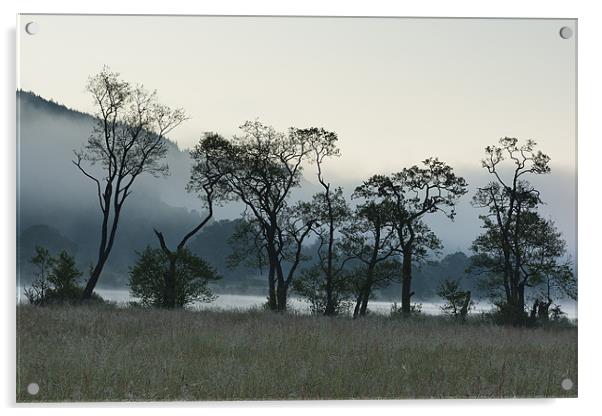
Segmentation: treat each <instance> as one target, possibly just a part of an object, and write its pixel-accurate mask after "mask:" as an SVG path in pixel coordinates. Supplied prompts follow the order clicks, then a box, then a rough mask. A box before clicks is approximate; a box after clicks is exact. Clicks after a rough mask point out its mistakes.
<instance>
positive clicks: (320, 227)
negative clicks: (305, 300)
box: [297, 128, 351, 315]
mask: <svg viewBox="0 0 602 416" xmlns="http://www.w3.org/2000/svg"><path fill="white" fill-rule="evenodd" d="M297 133H298V134H302V135H305V136H306V137H307V138H308V140H307V141H308V143H309V146H310V148H311V155H310V161H311V162H312V163H314V164H315V165H316V170H317V178H318V182H319V183H320V185H321V186H322V188H323V191H322V192H319V193H317V194H316V195H314V197H313V201H312V204H311V205H312V207H313V211H314V216H315V218H316V222H317V226H316V227H315V229H314V232H315V234H316V236H317V238H318V253H317V254H318V259H319V267H320V269H321V271H322V273H323V275H324V281H325V285H324V294H325V296H326V298H325V302H324V305H325V307H324V315H335V314H336V312H337V304H338V303H339V302H338V300H337V294H336V293H335V291H336V286H337V285H336V284H335V280H336V279H337V275H338V274H340V273H342V270H343V266H344V260H341V259H340V255H339V253H338V251H337V250H336V240H337V236H336V234H337V233H338V232H340V229H341V228H342V227H343V226H344V225H345V224H346V222H347V220H348V219H349V217H350V214H351V212H350V209H349V206H348V205H347V202H346V201H345V198H344V197H343V190H342V189H341V188H340V187H336V188H334V187H333V186H332V185H331V183H330V182H329V181H328V180H327V179H326V177H325V175H324V162H325V160H326V159H328V158H331V157H338V156H340V154H341V152H340V150H339V149H338V147H337V141H338V137H337V135H336V133H333V132H330V131H326V130H324V129H317V128H311V129H305V130H298V131H297Z"/></svg>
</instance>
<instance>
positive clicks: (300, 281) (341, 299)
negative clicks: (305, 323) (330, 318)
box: [293, 266, 352, 315]
mask: <svg viewBox="0 0 602 416" xmlns="http://www.w3.org/2000/svg"><path fill="white" fill-rule="evenodd" d="M293 290H294V291H295V292H296V293H297V294H298V295H299V296H301V297H302V298H303V299H305V300H307V301H308V302H309V309H310V311H311V313H312V314H316V315H321V314H324V313H325V311H326V279H325V277H324V274H323V272H322V270H321V268H320V267H319V266H315V267H312V268H310V269H306V270H304V271H303V272H302V273H301V275H300V276H299V277H298V278H297V279H295V280H293ZM350 296H351V288H350V287H349V279H348V278H347V275H345V274H344V273H342V272H341V273H339V274H338V276H335V279H334V281H333V300H334V310H335V314H337V315H338V314H343V313H348V312H349V309H350V308H351V304H352V302H351V301H350V300H349V297H350Z"/></svg>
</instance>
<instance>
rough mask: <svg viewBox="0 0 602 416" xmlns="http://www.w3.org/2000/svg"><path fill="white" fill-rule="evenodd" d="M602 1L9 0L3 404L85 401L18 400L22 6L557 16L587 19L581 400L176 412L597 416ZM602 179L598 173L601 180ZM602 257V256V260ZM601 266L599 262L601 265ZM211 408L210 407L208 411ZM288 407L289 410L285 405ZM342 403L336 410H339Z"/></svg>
mask: <svg viewBox="0 0 602 416" xmlns="http://www.w3.org/2000/svg"><path fill="white" fill-rule="evenodd" d="M597 3H599V2H595V1H591V2H585V1H583V2H577V1H570V0H564V1H556V0H553V1H552V0H550V1H527V0H506V1H495V2H494V1H477V0H454V1H449V0H447V1H446V0H437V1H434V0H430V1H429V0H423V1H411V2H407V3H405V2H401V1H398V2H393V1H386V0H370V1H366V0H365V1H357V0H347V1H344V0H341V1H334V0H333V1H327V0H295V1H292V0H291V1H288V2H284V1H278V0H271V1H268V0H254V1H245V0H237V1H235V0H232V1H228V0H221V1H219V0H212V1H196V2H194V3H193V2H187V1H184V0H162V1H154V0H147V1H144V2H134V1H128V0H98V1H95V2H85V1H81V0H79V1H76V0H53V1H43V0H39V1H35V0H31V1H28V0H21V1H17V0H4V1H2V2H1V3H0V7H1V13H0V19H1V21H2V33H3V43H2V46H3V54H2V58H1V60H2V62H3V64H2V71H3V77H2V82H1V84H0V85H1V87H0V88H1V90H2V103H3V106H2V112H1V119H0V125H1V126H2V129H3V132H4V134H3V140H2V142H1V143H2V149H1V150H0V155H1V157H2V160H1V162H0V167H1V169H2V173H1V184H2V193H1V194H0V195H2V203H0V209H1V215H0V220H1V221H2V239H1V244H2V245H1V247H0V256H1V257H0V264H1V265H2V271H3V273H2V274H0V276H2V279H1V280H2V286H1V288H2V293H3V295H4V297H3V302H2V307H1V310H2V313H3V317H2V321H1V322H2V324H3V329H4V337H3V341H2V343H1V344H0V347H1V349H2V360H3V365H2V367H1V368H2V374H1V376H0V383H1V387H0V391H1V394H2V404H3V405H4V406H7V407H13V408H12V409H10V410H9V412H10V414H12V413H13V412H14V411H19V410H18V409H19V408H21V409H20V411H25V413H29V412H34V411H37V412H39V411H43V412H45V413H47V414H50V415H53V414H61V415H62V414H81V410H80V409H78V407H80V406H81V405H69V406H68V407H67V409H65V408H61V407H59V406H57V405H53V406H51V408H50V409H40V408H38V407H24V406H18V407H17V409H15V408H14V407H15V405H14V396H15V371H14V370H15V362H14V360H15V338H14V331H15V323H14V322H15V321H14V310H15V309H14V302H15V296H14V281H15V280H14V275H15V271H14V270H15V189H16V188H15V152H16V148H15V85H16V76H15V73H16V72H15V21H16V14H17V13H119V14H135V13H139V14H239V15H240V14H245V15H347V16H362V15H371V16H433V17H442V16H448V17H548V18H578V19H579V71H578V74H579V75H578V76H579V101H578V103H579V114H578V120H579V152H578V155H579V210H578V212H579V275H580V281H579V295H580V298H579V399H572V400H481V401H477V400H445V401H424V400H423V401H399V402H391V401H374V402H369V401H353V402H275V403H265V402H232V403H207V404H205V403H200V404H181V406H185V407H184V408H178V409H174V410H172V411H173V412H178V415H180V414H198V413H199V411H200V412H211V413H221V412H224V411H234V412H244V413H245V414H247V413H249V414H251V415H265V414H275V413H278V414H280V413H282V412H286V414H287V415H289V414H290V415H297V414H299V415H301V414H306V413H307V412H312V413H314V412H320V413H322V412H329V413H330V412H337V413H338V412H339V411H342V412H344V413H345V414H365V413H366V412H369V411H370V410H372V409H374V410H375V411H377V412H379V413H381V414H386V413H391V412H395V413H397V412H412V413H414V414H416V413H419V414H420V415H423V414H424V415H428V414H442V413H444V414H446V415H447V414H479V415H480V416H482V415H483V414H484V413H485V412H486V414H487V415H498V414H499V415H504V416H506V415H507V414H508V412H512V413H525V412H528V413H539V412H544V413H545V414H546V415H556V414H558V415H567V414H569V413H571V414H580V413H583V414H587V413H589V410H591V408H594V405H595V404H596V403H597V401H598V400H596V399H598V398H599V396H600V394H599V392H598V390H599V387H598V386H600V375H601V374H602V373H601V370H602V369H601V368H600V361H601V360H600V358H599V356H600V352H599V350H600V341H601V337H600V316H601V311H600V308H599V306H598V305H599V304H600V295H601V294H602V287H601V282H602V279H601V276H600V274H601V273H600V272H598V270H597V268H596V266H597V265H598V268H599V264H600V260H599V259H600V255H599V254H598V251H599V248H600V246H601V244H600V235H601V234H600V232H599V231H600V226H599V223H600V219H599V218H600V215H601V214H600V212H602V209H601V208H600V205H599V204H600V203H602V199H601V198H600V197H599V188H600V184H599V179H598V178H600V177H602V176H601V175H600V172H599V169H598V166H599V165H600V161H599V159H600V155H602V152H601V149H600V140H602V134H601V133H602V131H601V127H600V124H601V119H602V117H601V116H602V113H601V104H600V101H601V99H602V89H601V81H600V79H601V78H602V76H601V75H600V74H602V65H601V55H602V54H601V53H600V50H601V49H600V44H601V42H600V41H601V40H602V21H601V19H602V15H601V14H600V13H599V10H598V9H597V7H596V4H597ZM597 179H598V180H597ZM596 259H598V262H596V261H595V260H596ZM596 263H597V264H596ZM120 406H122V405H111V404H110V405H92V406H88V408H87V409H86V413H87V414H90V415H96V414H105V413H106V412H107V410H108V409H107V408H106V407H110V408H117V407H120ZM173 406H174V404H156V405H153V406H150V405H142V406H141V405H131V406H128V407H130V408H129V409H128V412H135V413H143V412H144V414H146V415H159V414H161V415H163V414H164V413H165V411H166V410H167V409H166V407H170V408H171V407H173ZM199 407H201V408H202V409H199ZM284 407H286V409H284ZM335 407H336V409H335Z"/></svg>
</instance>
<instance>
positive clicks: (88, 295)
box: [82, 258, 106, 301]
mask: <svg viewBox="0 0 602 416" xmlns="http://www.w3.org/2000/svg"><path fill="white" fill-rule="evenodd" d="M105 261H106V260H103V259H102V258H101V259H99V260H98V262H97V263H96V266H95V267H94V269H93V270H92V274H91V275H90V278H89V279H88V283H86V287H85V289H84V292H83V293H82V300H83V301H87V300H90V299H92V293H93V292H94V288H95V287H96V283H98V279H99V278H100V273H101V272H102V268H103V266H104V263H105Z"/></svg>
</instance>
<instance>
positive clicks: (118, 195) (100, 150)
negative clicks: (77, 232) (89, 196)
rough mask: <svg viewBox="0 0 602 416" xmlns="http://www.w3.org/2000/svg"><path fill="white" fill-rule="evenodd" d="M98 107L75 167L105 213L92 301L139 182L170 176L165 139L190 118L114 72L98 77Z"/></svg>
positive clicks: (87, 294)
mask: <svg viewBox="0 0 602 416" xmlns="http://www.w3.org/2000/svg"><path fill="white" fill-rule="evenodd" d="M87 90H88V92H89V93H90V94H91V95H92V97H93V99H94V104H95V106H96V110H97V111H96V114H95V116H96V127H95V129H94V131H93V133H92V135H91V136H90V137H89V138H88V141H87V142H86V144H85V145H84V146H83V148H82V149H81V150H79V151H75V152H74V153H75V159H74V160H73V164H74V165H75V166H76V167H77V168H78V169H79V171H80V172H81V173H82V174H83V175H85V176H86V177H87V178H88V179H90V180H91V181H92V182H93V183H94V184H95V187H96V192H97V197H98V204H99V206H100V212H101V227H100V243H99V247H98V258H97V260H96V264H95V265H94V267H93V269H92V273H91V275H90V278H89V280H88V282H87V284H86V287H85V289H84V291H83V295H82V298H83V299H84V300H88V299H90V298H91V296H92V293H93V291H94V288H95V287H96V284H97V283H98V280H99V278H100V275H101V273H102V270H103V267H104V265H105V264H106V262H107V260H108V258H109V255H110V253H111V250H112V248H113V244H114V242H115V236H116V233H117V227H118V224H119V220H120V219H121V212H122V209H123V205H124V203H125V201H126V199H127V198H128V196H130V195H131V193H132V189H133V188H132V187H133V185H134V183H135V181H136V179H137V178H138V177H140V176H141V175H143V174H150V175H152V176H155V177H159V176H161V175H165V174H167V172H168V166H167V165H166V164H165V163H163V161H164V159H165V156H166V154H167V149H168V148H167V143H166V140H165V136H166V135H167V134H168V133H169V132H170V131H172V130H173V129H174V128H175V127H177V126H178V125H179V124H180V123H182V122H183V121H184V120H185V119H186V115H185V113H184V111H183V110H181V109H175V110H172V109H170V108H168V107H167V106H165V105H162V104H160V103H159V102H158V101H157V96H156V93H155V92H148V91H146V90H145V89H144V88H143V87H142V86H140V85H132V84H130V83H128V82H126V81H123V80H121V79H120V77H119V74H118V73H115V72H111V71H110V70H109V69H108V68H106V67H105V68H103V70H102V71H101V72H100V73H98V74H97V75H94V76H92V77H91V78H90V79H89V81H88V85H87Z"/></svg>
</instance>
